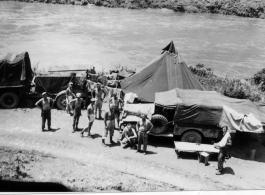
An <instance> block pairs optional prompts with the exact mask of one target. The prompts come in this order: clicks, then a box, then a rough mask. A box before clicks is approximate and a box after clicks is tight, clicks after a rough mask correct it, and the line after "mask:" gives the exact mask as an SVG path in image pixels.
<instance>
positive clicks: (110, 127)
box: [102, 105, 115, 146]
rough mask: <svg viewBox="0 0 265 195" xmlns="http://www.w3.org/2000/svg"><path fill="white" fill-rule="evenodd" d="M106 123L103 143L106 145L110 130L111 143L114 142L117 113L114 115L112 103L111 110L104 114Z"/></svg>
mask: <svg viewBox="0 0 265 195" xmlns="http://www.w3.org/2000/svg"><path fill="white" fill-rule="evenodd" d="M104 124H105V129H104V131H103V135H102V145H103V146H106V144H105V139H106V137H107V136H108V132H109V134H110V143H111V144H114V142H113V140H112V136H113V134H114V127H115V115H114V106H113V105H110V106H109V110H108V111H107V112H106V113H105V115H104Z"/></svg>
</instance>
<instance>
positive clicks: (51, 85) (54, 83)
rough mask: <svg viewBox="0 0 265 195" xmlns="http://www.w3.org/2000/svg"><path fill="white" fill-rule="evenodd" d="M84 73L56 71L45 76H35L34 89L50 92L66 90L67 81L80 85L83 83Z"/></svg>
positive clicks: (40, 91) (39, 91)
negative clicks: (73, 73)
mask: <svg viewBox="0 0 265 195" xmlns="http://www.w3.org/2000/svg"><path fill="white" fill-rule="evenodd" d="M83 77H84V75H83V74H80V75H76V76H71V74H70V73H69V72H67V73H56V74H50V75H47V76H36V77H35V78H34V79H33V82H34V83H35V85H36V86H35V91H36V92H38V93H42V92H44V91H45V92H47V93H50V94H56V93H59V92H60V91H62V90H66V89H67V87H68V85H69V82H73V83H75V84H78V85H80V86H82V85H85V83H82V82H83V79H82V78H83Z"/></svg>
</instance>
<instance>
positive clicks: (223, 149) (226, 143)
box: [214, 126, 232, 175]
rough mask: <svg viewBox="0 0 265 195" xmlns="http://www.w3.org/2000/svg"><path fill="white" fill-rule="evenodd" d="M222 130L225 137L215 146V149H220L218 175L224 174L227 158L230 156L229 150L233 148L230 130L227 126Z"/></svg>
mask: <svg viewBox="0 0 265 195" xmlns="http://www.w3.org/2000/svg"><path fill="white" fill-rule="evenodd" d="M222 130H223V135H224V137H223V138H222V140H221V141H220V142H218V143H215V144H214V147H215V148H217V149H220V150H219V154H218V168H217V170H218V172H217V173H216V175H222V174H223V168H224V167H223V165H224V161H225V157H226V156H227V155H228V152H229V149H230V148H231V146H232V140H231V134H230V132H231V131H230V130H229V129H228V127H227V126H224V127H223V128H222Z"/></svg>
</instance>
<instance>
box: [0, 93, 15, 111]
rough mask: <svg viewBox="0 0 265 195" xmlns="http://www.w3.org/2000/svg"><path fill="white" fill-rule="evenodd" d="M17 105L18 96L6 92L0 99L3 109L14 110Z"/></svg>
mask: <svg viewBox="0 0 265 195" xmlns="http://www.w3.org/2000/svg"><path fill="white" fill-rule="evenodd" d="M18 103H19V98H18V95H17V94H15V93H13V92H6V93H4V94H3V95H2V96H1V98H0V104H1V106H2V107H3V108H15V107H17V105H18Z"/></svg>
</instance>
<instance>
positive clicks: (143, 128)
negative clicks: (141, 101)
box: [136, 114, 153, 155]
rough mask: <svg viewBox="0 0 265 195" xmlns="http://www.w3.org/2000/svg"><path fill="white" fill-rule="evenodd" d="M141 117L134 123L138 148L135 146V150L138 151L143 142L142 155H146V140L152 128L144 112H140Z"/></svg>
mask: <svg viewBox="0 0 265 195" xmlns="http://www.w3.org/2000/svg"><path fill="white" fill-rule="evenodd" d="M141 118H142V120H141V121H139V122H138V123H137V124H136V129H137V131H138V148H137V152H140V150H141V144H142V143H143V150H144V155H146V150H147V141H148V133H149V132H150V131H151V129H152V128H153V125H152V123H151V122H150V121H149V120H148V119H147V115H146V114H141Z"/></svg>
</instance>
